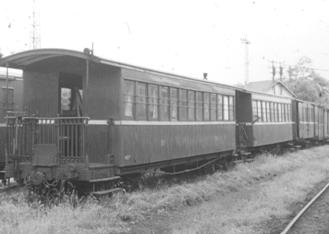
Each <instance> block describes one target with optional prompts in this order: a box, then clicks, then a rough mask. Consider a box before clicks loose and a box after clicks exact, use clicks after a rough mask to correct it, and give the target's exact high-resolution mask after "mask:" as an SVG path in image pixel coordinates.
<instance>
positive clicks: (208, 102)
mask: <svg viewBox="0 0 329 234" xmlns="http://www.w3.org/2000/svg"><path fill="white" fill-rule="evenodd" d="M124 92H125V93H124V103H125V109H124V115H125V117H126V118H128V119H136V120H150V121H154V120H160V121H177V120H179V121H216V120H220V121H232V120H234V97H233V96H229V95H221V94H215V93H208V92H200V91H194V90H188V89H180V88H174V87H168V86H162V85H155V84H147V83H144V82H139V81H131V80H125V91H124Z"/></svg>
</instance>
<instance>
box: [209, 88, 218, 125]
mask: <svg viewBox="0 0 329 234" xmlns="http://www.w3.org/2000/svg"><path fill="white" fill-rule="evenodd" d="M216 106H217V104H216V94H214V93H212V94H210V120H216Z"/></svg>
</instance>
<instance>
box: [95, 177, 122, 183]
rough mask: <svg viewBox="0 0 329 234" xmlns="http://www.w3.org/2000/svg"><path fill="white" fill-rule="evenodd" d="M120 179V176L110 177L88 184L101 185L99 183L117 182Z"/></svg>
mask: <svg viewBox="0 0 329 234" xmlns="http://www.w3.org/2000/svg"><path fill="white" fill-rule="evenodd" d="M120 178H121V177H120V176H112V177H107V178H100V179H91V180H89V182H90V183H101V182H107V181H114V180H119V179H120Z"/></svg>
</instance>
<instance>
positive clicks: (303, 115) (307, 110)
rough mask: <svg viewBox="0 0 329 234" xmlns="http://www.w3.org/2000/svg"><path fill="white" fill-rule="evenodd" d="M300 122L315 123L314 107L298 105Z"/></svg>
mask: <svg viewBox="0 0 329 234" xmlns="http://www.w3.org/2000/svg"><path fill="white" fill-rule="evenodd" d="M298 105H299V106H298V109H299V120H300V121H306V122H314V117H315V116H314V114H315V113H314V107H313V106H312V105H310V104H302V103H299V104H298Z"/></svg>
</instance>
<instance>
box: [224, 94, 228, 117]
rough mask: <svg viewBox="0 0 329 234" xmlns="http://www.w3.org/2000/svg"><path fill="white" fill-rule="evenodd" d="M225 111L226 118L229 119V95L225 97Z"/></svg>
mask: <svg viewBox="0 0 329 234" xmlns="http://www.w3.org/2000/svg"><path fill="white" fill-rule="evenodd" d="M223 104H224V105H223V106H224V107H223V112H224V120H229V114H228V96H224V97H223Z"/></svg>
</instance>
